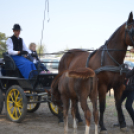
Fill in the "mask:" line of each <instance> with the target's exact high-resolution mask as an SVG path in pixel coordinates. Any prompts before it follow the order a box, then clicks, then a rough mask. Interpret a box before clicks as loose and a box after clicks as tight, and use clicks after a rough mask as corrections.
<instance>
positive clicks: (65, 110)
mask: <svg viewBox="0 0 134 134" xmlns="http://www.w3.org/2000/svg"><path fill="white" fill-rule="evenodd" d="M61 99H62V102H63V115H64V134H67V133H68V110H69V98H68V97H66V96H62V97H61Z"/></svg>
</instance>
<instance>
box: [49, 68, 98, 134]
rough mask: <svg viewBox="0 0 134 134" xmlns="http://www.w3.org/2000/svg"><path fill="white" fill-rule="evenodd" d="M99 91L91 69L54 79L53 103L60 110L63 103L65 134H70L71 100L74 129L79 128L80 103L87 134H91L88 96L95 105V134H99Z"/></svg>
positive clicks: (83, 69) (63, 74)
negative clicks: (77, 111)
mask: <svg viewBox="0 0 134 134" xmlns="http://www.w3.org/2000/svg"><path fill="white" fill-rule="evenodd" d="M97 91H98V90H97V79H96V77H95V73H94V71H93V70H92V69H90V68H81V69H77V70H66V71H63V72H62V73H60V74H58V75H57V76H56V77H55V78H54V80H53V82H52V85H51V93H52V96H53V97H52V102H53V103H55V104H56V105H58V107H59V108H61V104H62V103H63V115H64V134H67V133H68V110H69V105H70V103H69V100H71V113H72V117H73V128H74V129H76V128H77V123H76V117H75V113H76V112H75V111H76V105H77V102H78V101H80V103H81V107H82V109H83V112H84V115H85V120H86V127H85V134H89V131H90V119H91V112H90V110H89V108H88V104H87V98H88V96H89V98H90V100H91V102H92V104H93V115H94V121H95V134H98V110H97V96H98V95H97ZM60 100H61V102H60V103H59V101H60Z"/></svg>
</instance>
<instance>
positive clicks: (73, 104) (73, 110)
mask: <svg viewBox="0 0 134 134" xmlns="http://www.w3.org/2000/svg"><path fill="white" fill-rule="evenodd" d="M76 105H77V103H76V100H72V107H71V114H72V117H73V128H77V124H76V116H75V113H76Z"/></svg>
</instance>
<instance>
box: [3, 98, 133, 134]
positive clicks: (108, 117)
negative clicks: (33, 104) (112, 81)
mask: <svg viewBox="0 0 134 134" xmlns="http://www.w3.org/2000/svg"><path fill="white" fill-rule="evenodd" d="M89 107H90V109H92V106H91V103H90V102H89ZM80 111H81V115H82V118H83V119H84V116H83V112H82V110H81V108H80ZM123 111H124V114H125V118H126V122H127V127H128V131H127V132H126V134H132V130H131V126H132V121H131V119H130V117H129V115H128V113H127V111H126V110H125V107H124V105H123ZM104 119H105V125H106V128H107V130H108V134H124V133H122V132H120V129H119V128H113V123H116V122H117V113H116V110H115V106H114V98H113V96H111V97H109V96H107V104H106V112H105V117H104ZM69 122H70V123H71V122H72V118H71V115H70V113H69ZM74 133H75V134H84V126H81V127H78V129H77V132H74V130H73V129H72V128H69V134H74ZM0 134H63V127H60V126H59V125H58V120H57V117H56V116H54V115H52V114H51V112H50V110H49V108H48V105H47V103H46V104H41V106H40V108H39V109H38V110H37V111H36V112H35V113H32V114H27V115H26V118H25V120H24V121H23V122H22V123H13V122H10V121H9V120H8V119H7V118H6V113H5V108H4V109H3V112H2V115H0ZM90 134H94V122H93V119H92V123H91V130H90Z"/></svg>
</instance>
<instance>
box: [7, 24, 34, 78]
mask: <svg viewBox="0 0 134 134" xmlns="http://www.w3.org/2000/svg"><path fill="white" fill-rule="evenodd" d="M20 31H21V27H20V25H19V24H15V25H14V26H13V33H14V34H13V36H12V37H10V38H8V39H7V41H6V45H7V51H8V54H10V55H11V57H12V58H13V60H14V62H15V64H16V66H17V67H18V69H19V70H20V72H21V74H22V76H23V77H24V78H26V79H28V78H29V74H30V72H31V71H32V70H36V67H35V65H34V64H33V63H32V62H31V61H29V60H28V59H26V58H24V57H23V56H22V55H27V54H30V53H31V51H30V50H29V49H28V48H27V46H26V45H25V43H24V41H23V39H22V38H20V37H19V35H20Z"/></svg>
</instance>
